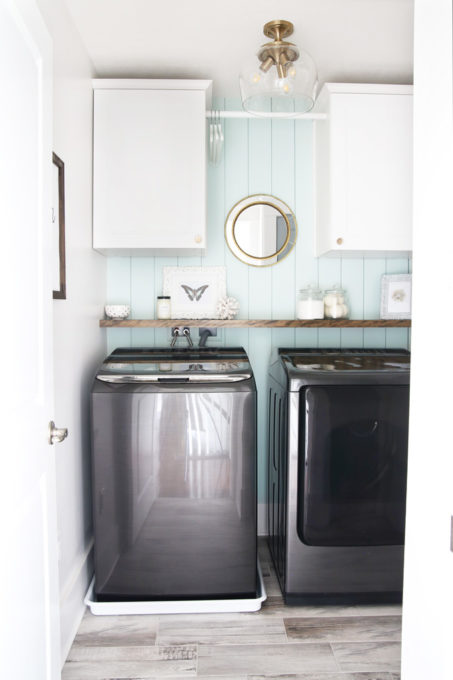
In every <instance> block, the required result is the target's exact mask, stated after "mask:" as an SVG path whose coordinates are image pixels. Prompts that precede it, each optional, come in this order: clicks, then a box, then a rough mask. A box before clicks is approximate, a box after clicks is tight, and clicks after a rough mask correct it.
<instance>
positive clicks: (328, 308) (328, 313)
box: [324, 288, 349, 319]
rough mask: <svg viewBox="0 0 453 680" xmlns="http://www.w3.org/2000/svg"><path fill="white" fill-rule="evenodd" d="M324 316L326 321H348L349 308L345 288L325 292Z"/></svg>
mask: <svg viewBox="0 0 453 680" xmlns="http://www.w3.org/2000/svg"><path fill="white" fill-rule="evenodd" d="M324 316H325V317H326V319H347V318H348V316H349V307H348V304H347V298H346V292H345V291H344V290H343V288H332V289H331V290H326V291H324Z"/></svg>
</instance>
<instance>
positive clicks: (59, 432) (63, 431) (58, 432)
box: [49, 420, 68, 444]
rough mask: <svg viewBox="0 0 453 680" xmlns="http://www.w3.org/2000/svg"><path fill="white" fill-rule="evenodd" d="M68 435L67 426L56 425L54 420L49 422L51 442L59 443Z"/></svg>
mask: <svg viewBox="0 0 453 680" xmlns="http://www.w3.org/2000/svg"><path fill="white" fill-rule="evenodd" d="M67 436H68V428H67V427H55V423H54V422H53V420H51V421H50V423H49V444H59V443H60V442H62V441H63V439H66V437H67Z"/></svg>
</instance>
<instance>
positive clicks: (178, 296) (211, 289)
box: [162, 267, 226, 319]
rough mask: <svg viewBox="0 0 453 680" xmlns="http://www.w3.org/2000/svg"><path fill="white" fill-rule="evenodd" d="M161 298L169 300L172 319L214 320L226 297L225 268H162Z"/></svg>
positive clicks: (217, 316)
mask: <svg viewBox="0 0 453 680" xmlns="http://www.w3.org/2000/svg"><path fill="white" fill-rule="evenodd" d="M162 272H163V286H162V288H163V294H164V295H169V296H170V297H171V316H172V319H218V318H219V314H218V312H217V303H218V301H219V300H220V298H222V297H225V295H226V268H225V267H163V269H162Z"/></svg>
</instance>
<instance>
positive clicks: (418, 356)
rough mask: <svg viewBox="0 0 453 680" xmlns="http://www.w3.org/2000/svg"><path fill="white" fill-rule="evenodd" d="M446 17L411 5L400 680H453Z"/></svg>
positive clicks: (449, 40) (452, 178) (444, 8)
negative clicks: (408, 347) (408, 351)
mask: <svg viewBox="0 0 453 680" xmlns="http://www.w3.org/2000/svg"><path fill="white" fill-rule="evenodd" d="M452 19H453V12H452V3H451V0H415V32H414V38H415V39H414V132H415V144H414V274H413V281H412V282H413V296H412V300H413V305H412V312H413V324H412V359H411V363H412V368H411V404H410V427H409V467H408V484H407V517H406V550H405V570H404V594H403V649H402V674H401V678H402V680H431V679H432V680H451V679H452V678H453V651H452V646H453V451H452V414H453V408H452V406H453V399H452V385H453V362H452V360H451V349H452V338H453V315H452V314H451V312H450V311H449V310H448V304H446V301H447V300H451V299H453V276H452V271H451V270H452V261H453V231H452V224H453V68H452V64H453V59H452V57H453V33H452V25H453V22H452Z"/></svg>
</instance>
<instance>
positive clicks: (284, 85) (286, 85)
mask: <svg viewBox="0 0 453 680" xmlns="http://www.w3.org/2000/svg"><path fill="white" fill-rule="evenodd" d="M276 85H277V87H278V89H279V90H281V91H282V92H283V94H290V93H291V92H292V91H293V84H292V82H291V81H290V80H289V79H288V78H277V82H276Z"/></svg>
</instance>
